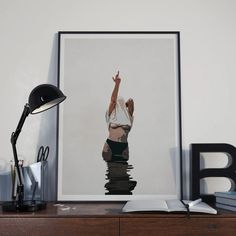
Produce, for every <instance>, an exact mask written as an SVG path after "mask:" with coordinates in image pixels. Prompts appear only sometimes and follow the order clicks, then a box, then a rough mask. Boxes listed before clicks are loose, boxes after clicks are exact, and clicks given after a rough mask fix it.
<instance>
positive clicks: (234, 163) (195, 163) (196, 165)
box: [190, 143, 236, 202]
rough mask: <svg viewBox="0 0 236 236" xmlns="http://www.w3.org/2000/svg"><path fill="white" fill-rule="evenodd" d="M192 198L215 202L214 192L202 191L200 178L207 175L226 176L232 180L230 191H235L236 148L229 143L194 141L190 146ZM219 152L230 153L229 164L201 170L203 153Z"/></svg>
mask: <svg viewBox="0 0 236 236" xmlns="http://www.w3.org/2000/svg"><path fill="white" fill-rule="evenodd" d="M190 150H191V151H190V155H191V156H190V198H191V199H192V200H195V199H197V198H199V197H201V198H202V199H203V201H205V202H215V197H214V195H212V194H201V193H200V180H201V179H203V178H207V177H225V178H228V179H229V180H230V182H231V189H230V191H235V189H236V188H235V183H236V148H235V147H234V146H232V145H230V144H227V143H208V144H206V143H194V144H191V147H190ZM207 152H208V153H209V152H218V153H225V154H227V155H228V158H229V162H228V163H229V164H228V165H227V166H226V167H223V168H206V169H202V170H200V155H201V153H207Z"/></svg>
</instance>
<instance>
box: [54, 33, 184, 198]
mask: <svg viewBox="0 0 236 236" xmlns="http://www.w3.org/2000/svg"><path fill="white" fill-rule="evenodd" d="M179 51H180V50H179V33H178V32H59V63H58V64H59V72H58V75H59V86H60V88H61V89H62V91H63V92H64V93H65V95H66V96H67V101H66V102H65V103H64V104H62V106H61V107H60V110H59V132H58V200H68V201H78V200H86V201H87V200H129V199H137V198H147V197H148V198H155V197H158V198H181V115H180V61H179V58H180V56H179Z"/></svg>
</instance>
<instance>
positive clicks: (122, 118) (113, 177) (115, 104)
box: [102, 71, 137, 194]
mask: <svg viewBox="0 0 236 236" xmlns="http://www.w3.org/2000/svg"><path fill="white" fill-rule="evenodd" d="M112 79H113V81H114V83H115V85H114V89H113V91H112V95H111V99H110V104H109V108H108V110H107V112H106V122H107V126H108V131H109V135H108V138H107V140H106V142H105V144H104V147H103V151H102V157H103V159H104V161H106V162H107V166H108V170H107V174H106V175H107V179H109V182H108V183H106V184H105V188H106V189H107V190H108V192H107V193H106V194H132V192H131V191H132V190H133V189H134V188H135V186H136V184H137V182H136V181H131V180H130V179H131V178H130V175H129V174H128V172H129V170H130V169H132V166H131V165H128V163H127V161H128V160H129V146H128V134H129V132H130V130H131V128H132V125H133V119H134V117H133V113H134V101H133V99H131V98H130V99H128V100H127V101H126V102H125V100H124V98H122V97H120V96H118V94H119V87H120V83H121V78H120V76H119V71H118V72H117V74H116V75H115V76H114V77H112Z"/></svg>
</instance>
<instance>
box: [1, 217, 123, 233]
mask: <svg viewBox="0 0 236 236" xmlns="http://www.w3.org/2000/svg"><path fill="white" fill-rule="evenodd" d="M0 235H1V236H5V235H6V236H16V235H17V236H28V235H29V236H53V235H55V236H62V235H63V236H64V235H66V236H74V235H76V236H78V235H83V236H86V235H89V236H90V235H98V236H99V235H109V236H118V235H119V218H22V217H21V218H1V219H0Z"/></svg>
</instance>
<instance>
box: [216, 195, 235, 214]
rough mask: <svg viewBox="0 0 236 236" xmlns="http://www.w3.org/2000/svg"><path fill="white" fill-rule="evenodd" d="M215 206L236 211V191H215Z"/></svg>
mask: <svg viewBox="0 0 236 236" xmlns="http://www.w3.org/2000/svg"><path fill="white" fill-rule="evenodd" d="M215 197H216V207H217V208H221V209H225V210H230V211H236V191H234V192H216V193H215Z"/></svg>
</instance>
